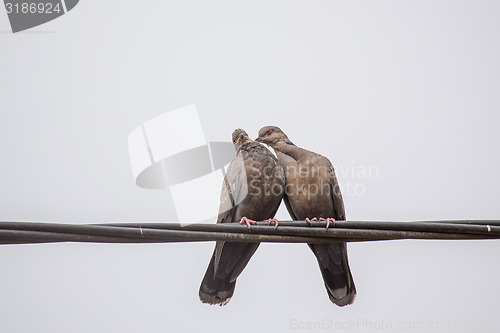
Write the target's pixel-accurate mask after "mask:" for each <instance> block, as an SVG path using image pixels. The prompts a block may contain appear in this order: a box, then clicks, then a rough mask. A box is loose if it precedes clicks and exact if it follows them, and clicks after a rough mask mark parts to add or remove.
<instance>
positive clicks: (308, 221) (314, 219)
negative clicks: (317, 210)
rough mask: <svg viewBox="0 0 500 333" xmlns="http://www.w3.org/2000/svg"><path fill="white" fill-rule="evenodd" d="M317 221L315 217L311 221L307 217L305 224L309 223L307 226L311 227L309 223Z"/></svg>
mask: <svg viewBox="0 0 500 333" xmlns="http://www.w3.org/2000/svg"><path fill="white" fill-rule="evenodd" d="M317 220H318V219H317V218H316V217H313V218H312V219H311V220H310V219H309V218H308V217H306V222H307V223H309V225H312V223H311V222H312V221H317Z"/></svg>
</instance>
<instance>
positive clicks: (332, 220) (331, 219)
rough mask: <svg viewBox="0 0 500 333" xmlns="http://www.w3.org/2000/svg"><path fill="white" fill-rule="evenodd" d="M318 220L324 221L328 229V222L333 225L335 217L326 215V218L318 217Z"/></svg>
mask: <svg viewBox="0 0 500 333" xmlns="http://www.w3.org/2000/svg"><path fill="white" fill-rule="evenodd" d="M319 220H320V221H326V228H327V229H328V227H329V226H330V222H332V223H333V225H335V219H334V218H331V217H328V218H326V219H324V218H320V219H319Z"/></svg>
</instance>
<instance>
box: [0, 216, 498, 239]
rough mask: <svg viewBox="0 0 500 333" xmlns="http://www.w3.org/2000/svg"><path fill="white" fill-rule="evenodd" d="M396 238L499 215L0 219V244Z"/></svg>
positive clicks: (464, 230)
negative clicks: (252, 220)
mask: <svg viewBox="0 0 500 333" xmlns="http://www.w3.org/2000/svg"><path fill="white" fill-rule="evenodd" d="M398 239H399V240H401V239H440V240H481V239H500V221H499V220H453V221H420V222H388V221H336V222H335V224H334V225H333V226H330V228H328V229H326V223H325V222H312V223H311V224H309V223H307V222H305V221H283V222H280V223H279V226H278V228H276V229H275V228H274V226H268V225H267V222H258V223H257V224H256V225H254V226H252V227H251V229H248V228H247V226H246V225H240V224H239V223H237V222H235V223H223V224H204V223H203V224H201V223H192V224H190V223H106V224H62V223H41V222H9V221H5V222H0V244H32V243H53V242H87V243H88V242H90V243H168V242H200V241H230V242H275V243H329V242H340V241H341V242H364V241H381V240H398Z"/></svg>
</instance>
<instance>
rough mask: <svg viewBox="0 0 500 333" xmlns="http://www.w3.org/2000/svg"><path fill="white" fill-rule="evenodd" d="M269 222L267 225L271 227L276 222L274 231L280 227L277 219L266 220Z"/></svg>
mask: <svg viewBox="0 0 500 333" xmlns="http://www.w3.org/2000/svg"><path fill="white" fill-rule="evenodd" d="M266 222H267V225H271V222H274V230H276V228H277V227H278V220H277V219H274V218H273V219H267V220H266Z"/></svg>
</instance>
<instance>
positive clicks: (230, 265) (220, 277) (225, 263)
mask: <svg viewBox="0 0 500 333" xmlns="http://www.w3.org/2000/svg"><path fill="white" fill-rule="evenodd" d="M258 246H259V243H229V242H225V244H224V245H223V248H222V251H221V254H220V259H219V263H218V267H217V270H216V269H215V268H216V267H215V258H216V253H217V248H216V250H215V251H214V254H213V255H212V259H211V260H210V263H209V264H208V268H207V271H206V273H205V277H203V281H201V286H200V292H199V296H200V300H201V301H202V302H203V303H208V304H217V305H221V306H222V305H226V304H227V302H229V301H230V300H231V297H232V296H233V293H234V287H235V286H236V278H237V277H238V276H239V275H240V274H241V272H242V271H243V269H244V268H245V266H246V264H247V263H248V261H249V260H250V258H251V257H252V255H253V254H254V253H255V251H256V250H257V247H258Z"/></svg>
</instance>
